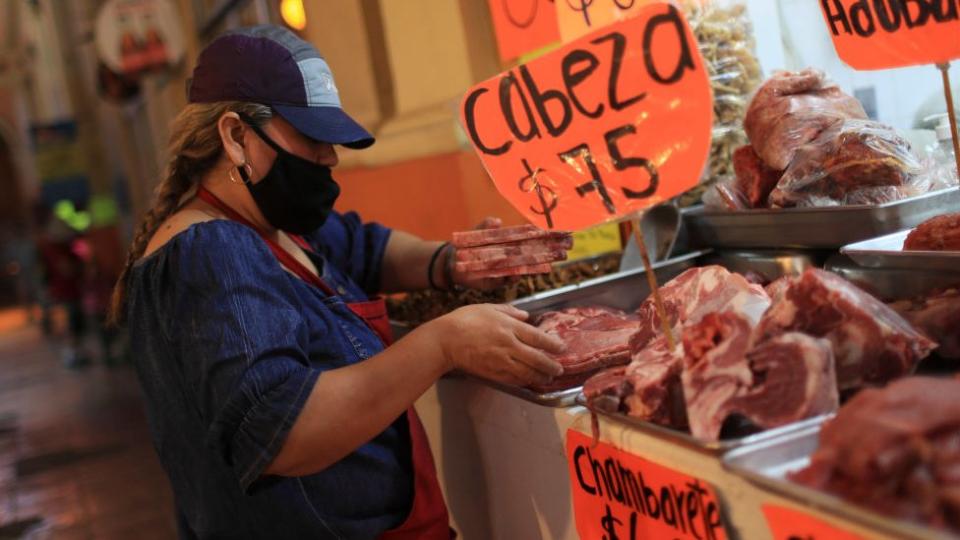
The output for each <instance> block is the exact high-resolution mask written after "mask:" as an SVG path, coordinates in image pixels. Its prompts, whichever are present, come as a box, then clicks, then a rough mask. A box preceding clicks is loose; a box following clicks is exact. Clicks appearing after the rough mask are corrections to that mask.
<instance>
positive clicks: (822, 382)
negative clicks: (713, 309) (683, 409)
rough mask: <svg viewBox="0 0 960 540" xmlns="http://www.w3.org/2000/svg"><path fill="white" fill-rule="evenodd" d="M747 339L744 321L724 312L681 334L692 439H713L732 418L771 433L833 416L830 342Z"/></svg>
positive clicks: (796, 337)
mask: <svg viewBox="0 0 960 540" xmlns="http://www.w3.org/2000/svg"><path fill="white" fill-rule="evenodd" d="M752 340H753V332H752V327H751V324H750V322H749V321H748V320H747V319H746V318H744V317H743V316H740V315H737V314H735V313H729V312H727V313H721V314H710V315H707V316H706V317H704V318H703V320H701V321H700V323H699V324H696V325H693V326H689V327H687V328H686V329H685V330H684V335H683V345H684V370H683V375H682V380H683V395H684V397H685V399H686V405H687V416H688V418H689V422H690V432H691V434H693V435H694V436H695V437H697V438H700V439H704V440H708V441H714V440H717V439H718V438H719V437H720V431H721V428H722V427H723V423H724V422H725V421H726V420H727V418H729V417H730V416H731V415H733V414H738V415H740V416H742V417H744V418H746V419H747V420H748V421H750V423H751V424H753V425H755V426H757V427H759V428H763V429H769V428H774V427H778V426H782V425H785V424H789V423H791V422H796V421H799V420H803V419H806V418H810V417H812V416H817V415H820V414H826V413H829V412H833V411H835V410H836V408H837V405H838V403H839V398H838V393H837V385H836V375H835V373H834V358H833V351H832V350H831V348H830V342H828V341H826V340H823V339H816V338H812V337H810V336H807V335H804V334H800V333H797V332H790V333H786V334H782V335H780V336H777V337H775V338H773V339H771V340H769V341H766V342H764V343H761V344H759V345H756V346H754V345H753V344H752Z"/></svg>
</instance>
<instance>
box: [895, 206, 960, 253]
mask: <svg viewBox="0 0 960 540" xmlns="http://www.w3.org/2000/svg"><path fill="white" fill-rule="evenodd" d="M903 249H904V250H905V251H960V213H956V214H945V215H942V216H937V217H935V218H933V219H928V220H927V221H924V222H923V223H921V224H920V226H919V227H917V228H916V229H914V230H912V231H910V234H908V235H907V239H906V240H905V241H904V242H903Z"/></svg>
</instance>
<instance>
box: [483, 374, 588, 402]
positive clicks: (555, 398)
mask: <svg viewBox="0 0 960 540" xmlns="http://www.w3.org/2000/svg"><path fill="white" fill-rule="evenodd" d="M471 378H472V379H473V380H475V381H477V382H480V383H483V384H485V385H487V386H490V387H492V388H496V389H497V390H500V391H501V392H504V393H506V394H510V395H511V396H515V397H518V398H520V399H523V400H526V401H529V402H531V403H536V404H537V405H543V406H544V407H573V406H574V405H576V400H577V396H578V395H580V393H581V391H582V390H583V387H582V386H575V387H573V388H566V389H564V390H554V391H553V392H546V393H543V394H538V393H536V392H534V391H533V390H530V389H528V388H523V387H520V386H513V385H510V384H501V383H498V382H493V381H488V380H486V379H478V378H475V377H471Z"/></svg>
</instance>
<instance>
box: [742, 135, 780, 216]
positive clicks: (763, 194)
mask: <svg viewBox="0 0 960 540" xmlns="http://www.w3.org/2000/svg"><path fill="white" fill-rule="evenodd" d="M733 170H734V172H735V173H736V181H735V182H734V188H735V189H736V191H737V192H738V193H739V194H740V196H742V197H743V199H744V200H745V201H746V204H747V206H748V208H765V207H766V206H767V197H769V196H770V192H771V191H773V188H775V187H777V182H778V181H779V180H780V176H781V175H782V174H783V171H782V170H779V171H777V170H774V169H771V168H770V167H767V165H766V164H765V163H764V162H763V161H762V160H761V159H760V156H758V155H757V153H756V151H754V149H753V146H751V145H749V144H747V145H744V146H741V147H740V148H737V149H736V150H735V151H734V152H733Z"/></svg>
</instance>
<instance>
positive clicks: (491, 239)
mask: <svg viewBox="0 0 960 540" xmlns="http://www.w3.org/2000/svg"><path fill="white" fill-rule="evenodd" d="M453 245H454V247H456V248H457V250H456V269H457V271H458V272H461V273H465V274H470V275H472V276H475V277H478V278H495V277H505V276H520V275H526V274H546V273H549V272H550V269H551V266H550V265H551V263H554V262H557V261H563V260H566V258H567V251H568V250H569V249H570V248H571V247H573V237H572V236H571V235H570V233H567V232H554V231H543V230H540V229H538V228H536V227H534V226H533V225H520V226H517V227H506V228H502V229H482V230H477V231H465V232H455V233H453Z"/></svg>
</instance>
